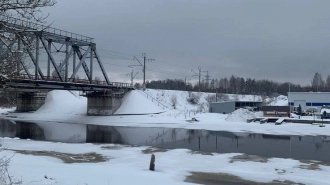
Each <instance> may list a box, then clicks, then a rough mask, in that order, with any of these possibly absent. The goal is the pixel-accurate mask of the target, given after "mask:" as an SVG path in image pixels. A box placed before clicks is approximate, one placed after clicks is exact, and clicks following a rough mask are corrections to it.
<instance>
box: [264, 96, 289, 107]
mask: <svg viewBox="0 0 330 185" xmlns="http://www.w3.org/2000/svg"><path fill="white" fill-rule="evenodd" d="M288 102H289V101H288V97H287V96H283V95H280V96H278V97H276V98H273V99H272V100H271V102H270V103H269V104H268V105H272V106H286V105H288Z"/></svg>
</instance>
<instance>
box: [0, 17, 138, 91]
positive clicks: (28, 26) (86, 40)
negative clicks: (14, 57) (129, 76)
mask: <svg viewBox="0 0 330 185" xmlns="http://www.w3.org/2000/svg"><path fill="white" fill-rule="evenodd" d="M0 32H3V33H8V34H11V35H13V36H14V37H13V38H14V39H11V40H10V41H8V40H4V39H2V38H1V39H0V45H1V44H3V45H6V46H7V50H5V51H1V52H0V54H1V55H6V54H8V52H10V50H11V48H15V49H16V51H17V52H18V53H26V54H27V55H28V56H29V58H30V59H31V61H32V64H33V65H32V66H33V68H34V74H31V73H30V71H29V68H28V67H27V66H26V62H24V61H22V60H18V61H17V64H16V65H17V73H16V74H15V76H14V77H12V78H10V79H8V80H5V84H4V85H5V87H12V88H21V89H59V90H82V91H106V90H113V89H127V90H131V89H133V87H132V86H131V84H129V83H119V82H111V81H110V80H109V78H108V75H107V73H106V71H105V69H104V66H103V64H102V61H101V58H100V56H99V54H98V52H97V50H96V44H95V42H94V39H93V38H90V37H86V36H83V35H79V34H75V33H71V32H68V31H63V30H59V29H56V28H52V27H49V26H45V25H41V24H36V23H33V22H29V21H25V20H21V19H16V18H13V17H7V16H0ZM54 44H57V45H62V46H61V48H62V47H64V54H65V56H64V58H63V59H62V60H57V61H62V62H61V63H60V62H57V61H56V60H55V58H54V56H53V55H52V53H53V52H54V51H55V52H59V50H58V49H57V48H56V47H55V45H54ZM40 52H44V53H46V54H47V72H46V75H45V74H44V72H43V70H42V69H41V68H40V62H41V61H40ZM20 55H23V54H20ZM71 60H72V70H70V69H69V61H71ZM88 60H89V61H88ZM95 63H96V64H97V65H98V66H99V68H100V69H101V71H102V74H103V78H104V81H100V80H93V68H94V65H95ZM87 64H89V66H88V65H87ZM51 66H52V67H53V68H54V72H53V73H52V74H51V71H50V70H51ZM81 66H82V68H83V70H84V72H85V74H86V78H85V79H77V77H76V75H77V73H78V71H79V69H80V68H81ZM24 72H25V73H24Z"/></svg>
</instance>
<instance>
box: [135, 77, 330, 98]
mask: <svg viewBox="0 0 330 185" xmlns="http://www.w3.org/2000/svg"><path fill="white" fill-rule="evenodd" d="M141 87H142V84H140V83H135V88H136V89H140V88H141ZM146 88H149V89H167V90H180V91H197V92H198V91H201V92H217V93H223V94H252V95H262V96H269V97H274V96H278V95H287V93H288V92H289V91H291V92H329V91H330V75H328V76H327V77H326V79H325V80H324V79H323V77H322V75H321V74H320V73H318V72H316V73H315V75H314V77H313V79H312V80H311V83H310V85H304V86H303V85H300V84H294V83H291V82H284V83H280V82H275V81H272V80H268V79H262V80H256V79H251V78H242V77H237V76H234V75H232V76H231V77H229V78H227V77H226V78H221V79H211V80H209V83H207V82H206V81H205V80H203V81H201V83H200V85H199V83H198V82H197V83H196V84H192V83H190V82H185V80H182V79H166V80H151V81H146Z"/></svg>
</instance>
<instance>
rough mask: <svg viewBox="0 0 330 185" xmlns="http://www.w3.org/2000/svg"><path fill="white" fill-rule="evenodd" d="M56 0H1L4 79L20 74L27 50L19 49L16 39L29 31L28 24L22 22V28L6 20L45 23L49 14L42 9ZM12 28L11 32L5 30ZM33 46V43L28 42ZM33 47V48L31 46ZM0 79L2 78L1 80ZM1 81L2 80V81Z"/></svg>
mask: <svg viewBox="0 0 330 185" xmlns="http://www.w3.org/2000/svg"><path fill="white" fill-rule="evenodd" d="M55 3H56V2H55V0H1V1H0V69H1V70H0V76H2V78H1V79H2V80H4V79H6V78H11V77H12V76H14V75H15V74H18V73H19V71H20V70H22V69H23V67H20V65H19V64H20V63H22V61H23V59H24V56H25V52H24V50H23V49H19V47H18V45H19V44H18V42H17V41H16V39H17V35H19V34H24V33H26V32H28V31H29V30H28V26H27V25H25V24H21V25H22V26H21V27H20V28H14V27H10V26H8V25H7V24H5V22H7V21H9V20H10V21H11V22H12V23H13V22H14V23H16V22H17V21H18V20H22V21H32V22H34V23H44V22H45V19H46V18H47V17H48V15H44V14H42V12H41V9H42V8H44V7H48V6H53V5H54V4H55ZM5 29H10V30H11V33H9V32H6V31H4V30H5ZM28 44H29V45H30V46H29V47H31V46H32V45H33V44H31V43H28ZM29 49H33V48H29ZM1 79H0V80H1ZM0 82H1V81H0Z"/></svg>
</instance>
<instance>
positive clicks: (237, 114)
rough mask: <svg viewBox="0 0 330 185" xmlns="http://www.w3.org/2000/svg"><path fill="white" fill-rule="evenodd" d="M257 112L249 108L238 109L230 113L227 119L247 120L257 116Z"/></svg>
mask: <svg viewBox="0 0 330 185" xmlns="http://www.w3.org/2000/svg"><path fill="white" fill-rule="evenodd" d="M255 117H256V116H255V113H253V112H251V111H249V110H247V109H237V110H235V111H234V112H232V113H230V114H229V115H228V117H227V118H226V121H229V122H246V120H247V119H252V118H255Z"/></svg>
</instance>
